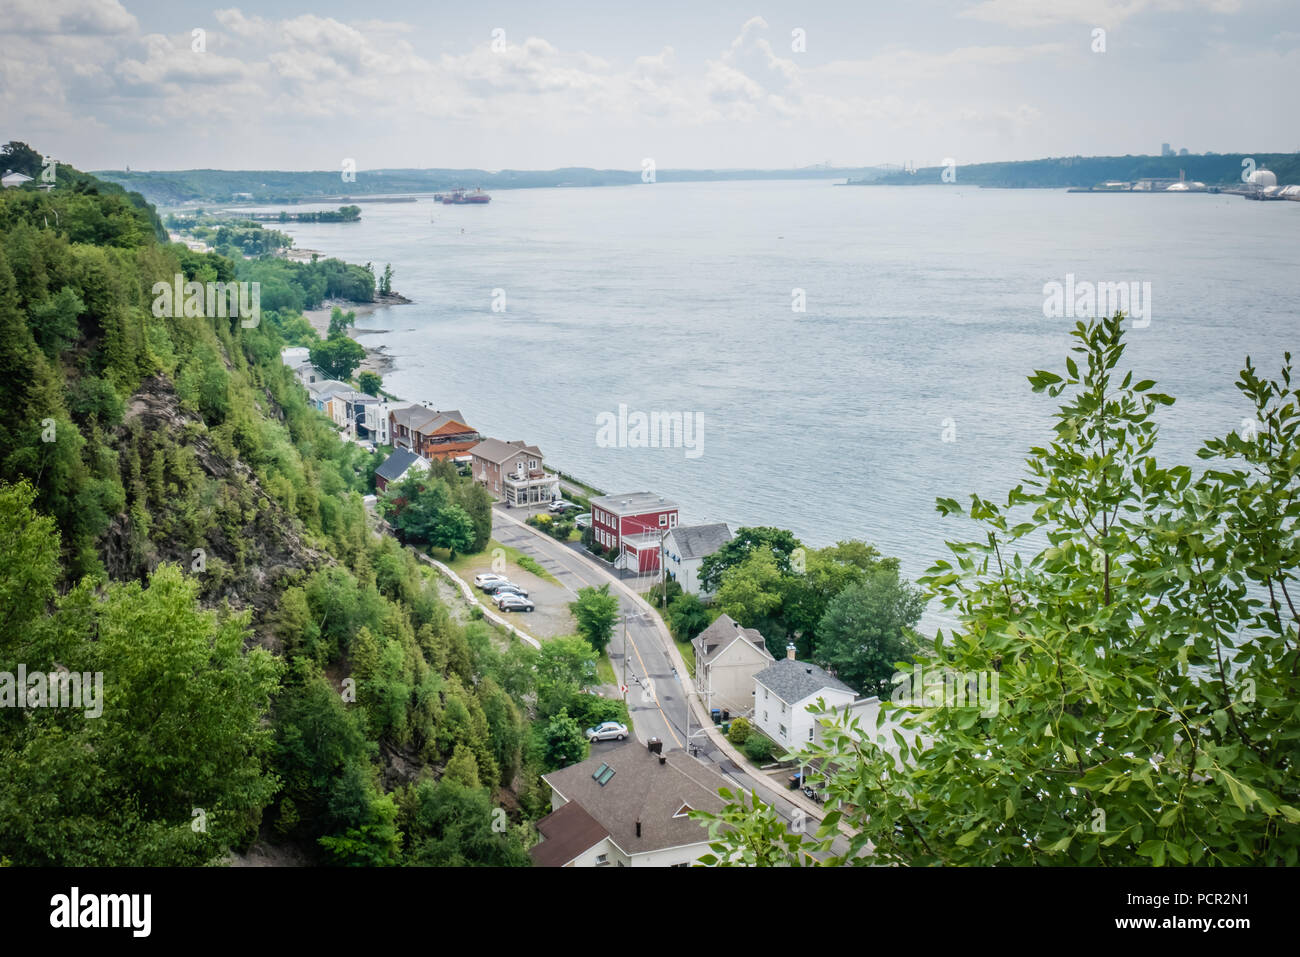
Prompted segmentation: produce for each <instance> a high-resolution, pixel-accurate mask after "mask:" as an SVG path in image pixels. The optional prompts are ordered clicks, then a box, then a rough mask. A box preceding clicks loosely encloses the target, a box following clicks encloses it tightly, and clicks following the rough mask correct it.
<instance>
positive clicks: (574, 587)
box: [492, 505, 847, 854]
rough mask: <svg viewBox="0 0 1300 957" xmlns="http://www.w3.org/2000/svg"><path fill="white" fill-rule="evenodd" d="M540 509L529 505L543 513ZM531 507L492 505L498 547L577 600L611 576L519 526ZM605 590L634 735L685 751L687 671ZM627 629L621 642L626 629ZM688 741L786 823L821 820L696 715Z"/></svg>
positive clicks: (644, 585) (573, 549) (631, 582)
mask: <svg viewBox="0 0 1300 957" xmlns="http://www.w3.org/2000/svg"><path fill="white" fill-rule="evenodd" d="M544 510H545V506H543V507H542V508H540V509H533V512H534V513H535V512H538V511H544ZM529 514H530V512H528V511H526V510H524V509H522V508H512V509H510V510H509V517H507V515H506V512H505V510H504V509H503V508H502V507H501V506H499V505H498V506H495V507H494V510H493V515H492V535H493V537H494V538H495V539H496V540H497V541H498V542H501V543H502V544H503V545H509V546H510V547H511V548H517V549H519V551H521V552H523V553H524V554H525V555H528V556H529V557H531V558H532V559H534V560H535V561H537V562H538V563H539V564H540V565H541V566H542V567H543V568H545V569H546V570H547V571H548V572H550V573H551V574H552V575H554V576H555V578H556V580H558V581H559V582H560V583H561V584H562V585H563V586H564V587H565V588H566V589H568V590H569V592H571V593H572V594H573V596H574V598H576V597H577V593H578V589H580V588H586V587H595V588H599V587H600V586H601V585H605V584H608V583H610V582H611V581H613V580H614V576H613V574H612V573H610V572H608V571H606V570H605V569H604V568H602V567H601V566H599V565H598V564H597V563H596V561H595V560H594V559H593V558H591V557H589V556H588V555H587V554H586V552H585V551H581V550H580V548H581V546H576V545H568V544H563V543H561V542H557V541H555V540H554V539H552V538H550V537H548V536H547V535H545V534H544V533H542V532H535V531H534V530H533V529H531V528H527V527H521V525H520V523H522V522H523V521H524V519H526V518H527V517H528V515H529ZM624 584H626V585H627V586H628V587H630V588H631V589H632V590H633V591H636V592H644V591H648V590H649V589H650V587H651V585H652V584H653V580H652V579H644V580H642V582H641V584H640V585H638V584H637V582H636V580H635V579H628V580H626V581H625V582H624ZM610 591H611V593H612V594H614V595H615V596H616V597H617V598H618V600H619V609H620V615H621V616H622V618H623V621H622V623H621V624H620V626H619V627H616V628H615V630H614V637H613V639H612V640H611V641H610V645H609V658H610V661H611V662H612V663H613V665H614V673H615V675H616V676H617V677H618V678H619V680H620V681H622V676H623V670H622V669H623V668H624V666H625V665H626V668H627V681H626V682H625V683H626V685H627V687H628V695H627V705H628V713H629V714H630V715H631V718H632V724H633V733H634V734H635V735H636V737H637V740H639V741H643V742H644V741H647V740H649V739H650V738H652V737H655V738H659V740H661V741H662V742H663V746H664V750H665V751H671V750H686V746H687V741H688V738H687V715H688V705H687V697H686V687H687V685H686V683H687V682H688V681H689V680H690V676H689V675H686V674H680V675H679V674H678V673H677V672H676V670H675V669H674V667H673V662H672V659H671V658H670V656H669V653H668V649H667V643H668V642H669V641H670V640H671V639H670V638H669V637H668V636H667V635H666V633H665V631H664V630H661V626H660V625H659V624H658V623H657V622H656V621H655V619H654V617H653V616H652V615H651V613H649V612H646V611H645V610H644V609H643V608H642V607H641V606H640V605H638V604H637V603H636V602H635V601H634V600H633V599H632V598H631V597H629V596H628V595H627V594H626V593H624V591H623V590H622V589H620V588H618V587H617V586H615V587H611V589H610ZM625 630H626V642H625V640H624V631H625ZM690 724H691V728H690V738H689V741H690V743H691V744H694V745H696V747H697V752H696V755H695V756H696V758H697V759H698V760H700V761H701V762H703V763H705V764H708V765H709V766H710V767H712V769H713V770H714V771H717V772H718V773H719V774H721V775H722V776H723V777H725V778H727V779H728V780H730V781H732V782H733V783H734V784H735V785H736V787H737V788H740V789H742V790H744V791H757V792H758V796H759V798H760V799H762V800H763V801H764V802H765V803H767V804H770V805H771V806H772V807H774V808H775V809H776V811H777V813H778V814H780V815H781V817H783V818H784V819H785V820H786V821H787V822H790V823H791V824H792V825H793V824H794V823H795V822H798V821H806V822H807V824H806V826H807V829H808V832H809V833H813V832H815V830H816V823H815V822H816V821H817V820H819V817H815V816H813V815H811V814H810V813H809V812H808V811H807V810H806V809H804V808H803V807H800V806H799V805H798V804H796V803H795V802H793V801H791V800H790V799H789V797H787V796H786V794H785V793H783V790H782V789H781V788H779V787H774V786H773V783H772V781H771V780H770V779H769V778H767V777H765V776H763V775H761V774H758V773H755V772H752V771H749V770H747V769H746V768H744V767H743V766H740V765H738V764H737V763H736V762H734V761H732V760H731V759H730V758H729V757H728V756H727V755H726V754H725V753H723V751H722V750H721V749H720V748H718V747H717V746H716V745H715V744H714V742H713V741H712V740H711V739H710V737H709V736H708V734H706V733H704V732H703V731H702V730H701V729H700V726H699V722H698V720H697V719H696V718H694V717H691V718H690ZM833 849H834V851H835V853H837V854H842V853H844V852H845V850H846V849H847V842H846V841H845V840H844V838H843V837H842V836H841V837H839V838H837V839H836V842H835V844H834V846H833Z"/></svg>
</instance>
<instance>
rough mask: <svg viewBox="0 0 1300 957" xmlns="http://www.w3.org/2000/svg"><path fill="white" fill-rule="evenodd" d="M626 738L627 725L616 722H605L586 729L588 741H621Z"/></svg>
mask: <svg viewBox="0 0 1300 957" xmlns="http://www.w3.org/2000/svg"><path fill="white" fill-rule="evenodd" d="M626 737H627V725H625V724H619V723H618V722H617V721H605V722H603V723H601V724H598V725H596V726H595V727H594V728H588V729H587V740H588V741H593V742H595V741H622V740H623V739H624V738H626Z"/></svg>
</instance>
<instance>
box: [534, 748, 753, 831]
mask: <svg viewBox="0 0 1300 957" xmlns="http://www.w3.org/2000/svg"><path fill="white" fill-rule="evenodd" d="M664 759H665V763H664V764H662V765H661V764H660V763H659V756H658V755H656V754H651V753H650V752H649V751H648V750H647V749H646V746H645V745H644V744H640V743H638V742H635V741H629V742H628V743H627V744H625V745H623V746H622V747H619V748H615V749H613V750H609V751H605V752H603V753H602V754H600V755H598V756H597V757H594V758H588V759H587V760H586V761H583V762H581V763H580V764H573V765H570V766H569V767H567V768H561V769H560V770H558V771H552V772H551V773H550V774H547V775H544V776H543V780H544V781H546V783H547V784H549V785H550V786H551V787H552V788H553V789H554V790H556V791H557V792H559V794H560V796H561V797H563V798H564V799H565V800H567V801H576V802H577V803H579V804H581V805H582V809H583V810H584V811H586V812H587V813H588V814H589V815H591V817H592V818H594V819H595V820H596V821H597V822H599V823H600V825H601V827H603V828H604V829H605V830H606V831H607V832H608V833H609V836H610V838H611V839H612V840H613V841H614V843H615V844H617V845H618V846H619V847H620V848H622V849H623V851H625V852H626V853H628V854H643V853H645V852H646V851H657V850H662V849H663V848H667V847H681V846H683V845H687V844H701V843H703V842H705V841H707V840H708V829H707V828H706V827H705V826H704V825H702V824H700V823H698V822H696V821H693V820H691V819H690V818H689V817H687V816H686V815H685V814H684V813H683V814H681V815H680V816H677V815H678V814H679V812H682V810H683V806H685V807H689V808H691V809H692V810H696V811H714V812H716V811H718V810H720V809H721V808H722V798H721V797H720V796H719V795H718V788H723V787H728V786H730V782H729V781H728V780H727V779H726V778H724V777H722V776H721V775H720V774H718V773H717V772H715V771H711V770H709V769H708V768H706V767H705V766H704V765H702V764H700V763H699V762H698V761H696V760H695V759H694V758H690V757H687V756H686V753H685V752H684V751H670V752H665V754H664ZM602 764H607V765H609V767H611V768H613V769H614V776H613V777H612V778H610V779H609V781H608V783H607V784H605V785H604V786H601V785H600V784H599V783H598V782H597V781H596V780H594V779H593V778H592V774H593V773H595V771H596V770H597V769H598V768H599V767H600V766H601V765H602ZM638 820H639V821H640V822H641V836H640V837H637V833H636V823H637V821H638ZM588 846H590V845H588Z"/></svg>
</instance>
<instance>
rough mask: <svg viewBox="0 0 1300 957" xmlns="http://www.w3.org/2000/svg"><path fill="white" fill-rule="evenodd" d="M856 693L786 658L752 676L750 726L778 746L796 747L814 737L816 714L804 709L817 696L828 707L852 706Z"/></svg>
mask: <svg viewBox="0 0 1300 957" xmlns="http://www.w3.org/2000/svg"><path fill="white" fill-rule="evenodd" d="M857 697H858V694H857V692H856V691H854V690H853V689H852V688H850V687H849V686H848V685H846V684H845V683H844V682H843V681H840V680H839V679H838V678H836V677H833V676H832V675H830V674H828V673H827V672H825V671H823V670H822V669H821V668H819V667H817V666H816V665H814V664H812V663H811V662H807V661H796V660H795V657H794V645H790V646H789V648H788V649H787V651H786V657H784V658H782V659H781V660H780V661H778V662H776V663H775V664H772V665H769V666H768V667H767V668H764V669H763V670H762V671H760V672H759V673H758V674H756V675H754V716H753V717H752V718H751V719H750V720H751V721H752V722H753V723H754V725H755V726H756V727H757V728H758V729H759V730H760V731H762V732H763V733H764V734H766V735H767V736H768V737H769V738H771V739H772V740H773V741H775V742H776V743H777V744H778V745H779V746H781V747H784V748H789V749H791V750H797V749H799V748H800V747H802V746H803V745H805V744H807V743H808V742H809V741H813V740H815V739H816V735H817V726H818V716H817V715H814V714H812V713H811V712H810V711H809V710H808V709H809V708H810V707H811V706H813V705H814V704H816V703H817V699H818V698H822V699H824V700H825V702H826V706H827V707H828V708H842V707H847V706H849V705H852V704H853V702H854V701H856V700H857Z"/></svg>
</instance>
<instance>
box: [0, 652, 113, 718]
mask: <svg viewBox="0 0 1300 957" xmlns="http://www.w3.org/2000/svg"><path fill="white" fill-rule="evenodd" d="M0 708H85V709H86V717H87V718H98V717H99V716H100V715H101V714H103V713H104V673H103V672H102V671H95V672H90V671H82V672H77V671H68V669H66V668H58V670H56V671H51V672H44V671H28V670H27V666H26V665H25V664H20V665H19V666H18V672H17V674H15V673H14V672H12V671H0Z"/></svg>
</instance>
